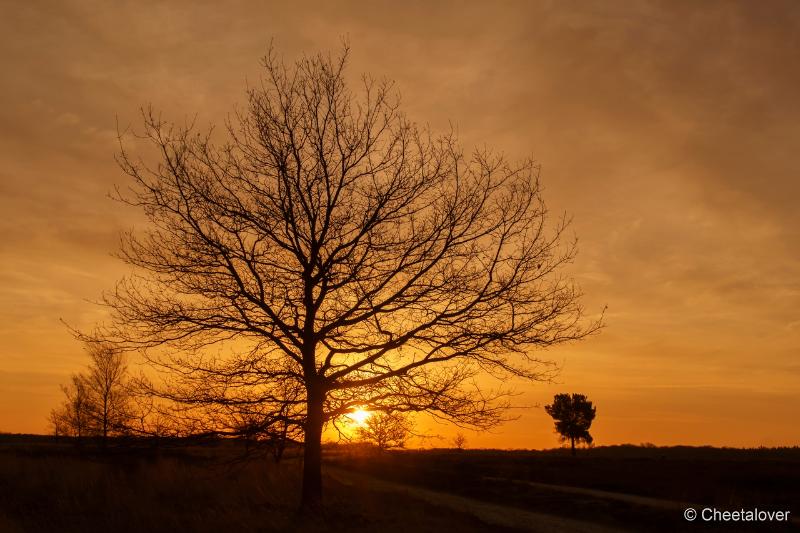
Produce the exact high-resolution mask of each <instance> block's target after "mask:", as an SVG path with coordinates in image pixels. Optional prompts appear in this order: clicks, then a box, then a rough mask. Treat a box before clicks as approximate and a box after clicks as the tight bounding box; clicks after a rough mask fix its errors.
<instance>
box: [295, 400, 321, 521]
mask: <svg viewBox="0 0 800 533" xmlns="http://www.w3.org/2000/svg"><path fill="white" fill-rule="evenodd" d="M320 396H321V395H319V394H316V393H312V391H308V402H307V409H308V411H307V416H306V425H305V435H304V440H305V443H304V445H303V495H302V498H301V500H300V511H301V512H303V513H310V512H315V511H318V510H319V509H320V508H321V507H322V422H323V420H322V406H323V398H322V397H320Z"/></svg>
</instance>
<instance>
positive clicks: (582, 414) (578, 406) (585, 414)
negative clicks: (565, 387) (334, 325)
mask: <svg viewBox="0 0 800 533" xmlns="http://www.w3.org/2000/svg"><path fill="white" fill-rule="evenodd" d="M544 410H545V411H546V412H547V414H548V415H550V416H551V417H553V420H554V421H555V423H556V431H557V432H558V433H559V435H560V436H561V440H562V441H570V443H571V445H572V455H575V443H576V442H578V443H580V442H585V443H586V444H591V443H592V441H593V439H592V436H591V435H590V434H589V428H590V427H591V426H592V421H593V420H594V417H595V414H596V411H597V410H596V408H595V407H594V406H593V405H592V402H590V401H589V400H588V399H587V398H586V396H585V395H583V394H572V395H570V394H556V395H555V397H553V403H552V404H550V405H545V407H544Z"/></svg>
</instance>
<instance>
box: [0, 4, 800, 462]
mask: <svg viewBox="0 0 800 533" xmlns="http://www.w3.org/2000/svg"><path fill="white" fill-rule="evenodd" d="M162 4H163V3H162V2H158V3H156V2H153V3H148V2H142V1H137V2H55V1H54V2H30V3H27V5H26V4H24V3H17V5H15V6H13V7H6V8H5V9H4V12H3V17H2V22H0V53H2V58H3V75H2V81H0V98H2V106H0V213H2V217H0V265H2V266H0V430H2V431H13V432H44V431H45V430H46V429H47V426H46V416H47V414H48V412H49V410H50V408H51V407H52V406H54V405H55V404H56V403H57V402H58V400H59V390H58V384H59V383H61V382H65V381H66V380H67V379H68V376H69V374H70V373H71V372H74V371H77V370H79V369H80V368H81V366H82V365H84V364H85V357H84V355H83V353H82V351H81V347H80V345H79V344H78V343H76V342H75V341H74V340H73V339H72V338H71V337H70V335H69V333H68V331H67V329H66V328H65V326H64V325H63V324H62V323H61V322H60V321H59V319H63V320H65V321H66V322H68V323H70V324H72V325H75V326H77V327H90V326H91V325H92V324H93V323H94V322H96V321H97V320H99V319H101V318H102V316H103V312H102V310H101V309H99V308H98V307H97V306H95V305H93V304H92V303H91V300H93V299H95V298H97V297H98V296H99V295H100V293H101V292H102V291H103V290H104V289H108V288H111V287H112V286H113V284H114V282H115V280H116V279H117V278H119V277H120V276H121V275H123V274H124V273H125V269H124V268H123V267H122V265H121V264H120V263H119V262H118V261H117V260H116V259H114V258H113V257H111V253H112V252H113V251H114V250H115V249H116V248H117V245H118V234H119V231H120V230H122V229H124V228H128V227H130V226H133V225H135V224H137V223H141V218H140V215H139V214H138V213H137V212H135V211H132V210H130V209H128V208H123V207H122V206H120V205H119V204H116V203H115V202H113V201H112V200H109V199H108V198H107V194H108V193H109V191H111V190H112V189H113V187H114V186H115V185H116V184H119V185H124V184H125V183H126V182H125V177H124V176H123V175H122V173H121V172H120V171H119V169H118V168H117V166H116V164H115V162H114V154H115V152H116V132H117V124H120V125H121V126H122V127H125V126H127V125H128V124H134V125H135V124H136V123H137V112H138V109H139V107H140V106H141V105H143V104H149V103H152V104H153V105H154V106H155V107H156V108H157V109H160V110H162V111H163V112H164V115H165V116H167V117H169V118H172V119H176V120H183V118H184V117H187V116H194V115H195V114H196V115H197V117H198V121H199V122H200V123H201V124H210V123H219V122H220V121H222V120H224V118H225V116H226V113H228V112H229V111H230V110H232V109H233V108H234V106H235V105H237V104H241V103H242V102H243V101H244V98H243V97H244V88H245V86H246V84H247V83H248V81H250V82H252V81H254V80H258V77H259V75H260V72H259V58H260V57H261V56H263V54H264V53H265V52H266V50H267V47H268V46H269V43H270V42H271V41H273V40H274V43H275V45H276V47H277V49H278V51H279V52H280V53H281V54H283V55H284V56H285V57H286V58H287V59H292V58H294V57H297V56H298V55H299V54H301V53H303V52H307V53H315V52H318V51H327V50H334V51H335V50H336V49H337V48H338V47H339V43H340V39H341V37H342V36H347V37H348V38H349V41H350V44H351V47H352V55H351V63H350V75H352V76H353V79H357V76H358V75H360V73H362V72H369V73H371V74H373V75H375V76H386V77H389V78H392V79H394V80H395V81H396V83H397V87H398V88H399V89H400V91H401V93H402V96H403V101H404V108H405V110H406V112H407V113H408V114H409V115H410V116H411V117H412V118H413V119H414V120H416V121H418V122H421V123H428V124H430V125H431V127H432V128H433V129H434V130H442V129H446V128H448V127H449V126H448V125H449V123H450V122H452V123H454V124H456V125H457V127H458V130H459V132H460V136H461V139H462V141H463V142H464V144H465V145H466V146H467V147H469V146H474V145H476V144H480V145H483V144H488V145H490V146H493V147H495V148H496V149H499V150H502V151H504V152H505V153H506V154H507V155H508V156H509V157H511V158H521V157H524V156H528V155H533V156H534V157H535V158H536V159H537V160H538V161H539V162H540V164H541V165H542V180H543V183H544V185H545V188H546V190H545V200H546V201H547V203H548V204H549V206H550V208H551V210H552V211H553V212H556V213H560V212H567V213H568V214H570V215H571V216H572V217H573V218H574V223H573V230H574V231H575V233H576V235H577V236H578V238H579V245H580V254H579V256H578V258H577V260H576V262H575V264H574V265H572V267H571V269H572V270H571V272H572V273H573V275H574V276H575V278H576V279H577V280H578V281H579V283H580V284H581V286H582V287H583V290H584V292H585V293H586V297H585V305H586V308H587V310H588V311H589V312H590V313H596V312H598V311H600V310H601V309H602V308H603V307H604V306H605V305H607V306H608V311H607V314H606V318H607V320H606V323H607V327H606V329H605V330H604V331H603V332H602V334H600V335H598V336H596V337H593V338H591V339H589V340H586V341H584V342H581V343H579V344H575V345H570V346H566V347H561V348H559V349H557V350H552V351H551V352H549V353H548V354H547V356H548V357H549V358H551V359H553V360H555V361H557V362H558V363H559V364H561V365H562V367H563V368H562V372H561V374H560V376H559V377H558V380H557V381H558V382H557V383H552V384H533V385H531V384H528V385H524V384H521V385H520V386H519V390H520V392H522V393H523V394H522V396H520V398H519V401H520V403H524V404H526V405H531V406H535V405H536V404H543V403H546V402H547V401H548V400H549V399H550V398H552V395H553V394H554V393H556V392H562V391H563V392H567V391H569V392H572V391H575V392H582V393H585V394H587V395H588V396H589V397H590V398H591V399H593V400H594V401H595V403H596V405H597V406H598V418H597V421H596V423H595V428H594V431H593V434H594V435H595V440H596V441H597V443H599V444H613V443H623V442H633V443H640V442H653V443H656V444H677V443H684V444H713V445H733V446H740V445H743V446H755V445H781V444H798V442H799V441H800V426H798V425H797V424H793V423H791V422H790V421H791V420H792V419H794V418H795V417H796V413H797V412H798V411H800V359H798V356H800V209H798V208H797V203H798V200H800V162H798V154H800V98H798V92H797V91H798V87H800V33H798V32H797V28H798V27H800V4H798V3H796V2H792V1H786V2H778V1H767V2H739V3H737V2H729V1H726V2H703V3H697V2H676V1H665V2H646V1H640V2H633V1H628V2H614V1H598V2H589V1H583V2H569V1H558V2H546V1H540V2H519V3H514V2H501V3H492V4H491V5H490V3H487V2H472V3H468V2H458V3H452V4H451V3H445V2H438V3H435V5H430V4H432V3H429V2H418V3H417V2H404V3H397V2H385V3H380V2H361V3H355V2H353V3H335V5H333V4H334V3H320V4H318V5H315V4H301V3H291V4H292V7H291V8H288V7H286V6H287V5H289V4H290V3H287V2H282V3H275V5H272V6H269V5H266V3H264V2H251V3H248V2H239V3H237V2H232V3H226V4H228V5H227V7H225V8H224V9H222V8H220V7H218V6H217V4H218V3H217V2H208V3H204V2H191V3H188V2H187V3H170V5H169V6H168V7H167V6H164V5H162ZM401 5H402V6H403V7H399V6H401ZM519 414H520V418H519V419H518V420H516V421H514V422H510V423H508V424H506V425H504V426H502V427H500V428H498V429H497V430H495V431H494V432H492V433H487V434H482V435H472V434H467V437H468V439H469V440H470V445H472V446H506V447H550V446H554V445H556V443H557V441H556V438H555V436H554V434H553V430H552V424H551V422H550V421H549V419H548V418H547V416H546V414H545V413H543V412H542V410H541V409H537V408H535V407H532V408H530V409H526V410H521V411H520V412H519ZM436 431H440V432H443V433H444V434H447V430H446V429H438V430H436Z"/></svg>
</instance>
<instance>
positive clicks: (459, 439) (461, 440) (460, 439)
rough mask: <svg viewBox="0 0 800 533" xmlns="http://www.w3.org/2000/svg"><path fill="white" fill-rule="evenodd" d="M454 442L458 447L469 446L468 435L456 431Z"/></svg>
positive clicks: (459, 448)
mask: <svg viewBox="0 0 800 533" xmlns="http://www.w3.org/2000/svg"><path fill="white" fill-rule="evenodd" d="M453 444H454V445H455V447H456V449H458V450H463V449H464V448H465V447H466V446H467V437H465V436H464V434H463V433H456V436H455V437H453Z"/></svg>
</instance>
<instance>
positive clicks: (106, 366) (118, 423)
mask: <svg viewBox="0 0 800 533" xmlns="http://www.w3.org/2000/svg"><path fill="white" fill-rule="evenodd" d="M87 352H88V353H89V357H90V358H91V361H90V363H89V367H88V369H87V372H86V374H84V377H83V379H84V381H85V386H86V388H87V392H88V393H89V396H90V407H91V409H90V415H91V417H92V418H93V422H94V425H95V427H96V428H97V431H98V433H99V434H100V435H101V436H102V437H103V444H105V443H106V441H107V439H108V436H109V434H113V433H120V432H123V431H124V429H125V427H126V423H127V420H128V418H129V417H130V408H129V403H130V402H129V396H130V395H129V394H128V391H127V389H126V384H125V381H126V379H127V373H128V367H127V364H126V363H125V358H124V354H123V353H122V352H120V351H119V350H117V349H115V348H114V347H113V346H111V345H109V344H92V345H88V346H87Z"/></svg>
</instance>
